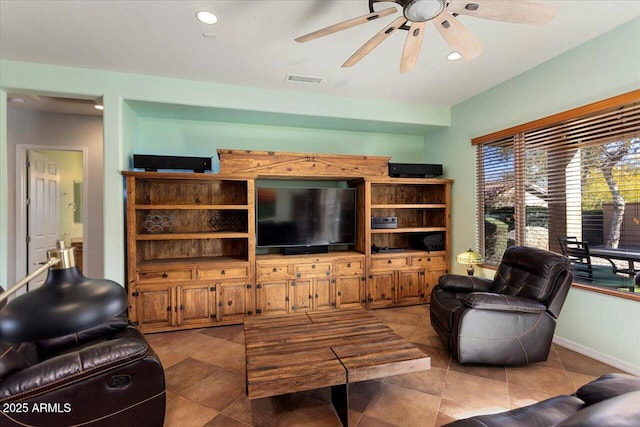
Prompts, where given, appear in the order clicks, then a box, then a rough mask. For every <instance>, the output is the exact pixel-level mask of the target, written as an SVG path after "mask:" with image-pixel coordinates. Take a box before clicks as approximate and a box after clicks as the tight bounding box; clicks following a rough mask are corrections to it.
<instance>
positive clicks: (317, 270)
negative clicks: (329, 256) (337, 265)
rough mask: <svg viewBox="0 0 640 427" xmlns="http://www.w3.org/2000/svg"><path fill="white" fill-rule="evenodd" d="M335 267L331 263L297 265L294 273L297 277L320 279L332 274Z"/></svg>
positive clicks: (294, 267)
mask: <svg viewBox="0 0 640 427" xmlns="http://www.w3.org/2000/svg"><path fill="white" fill-rule="evenodd" d="M332 267H333V265H332V263H330V262H313V263H309V264H296V265H294V266H293V272H294V273H295V275H296V277H318V276H328V275H330V274H331V271H332V269H333V268H332Z"/></svg>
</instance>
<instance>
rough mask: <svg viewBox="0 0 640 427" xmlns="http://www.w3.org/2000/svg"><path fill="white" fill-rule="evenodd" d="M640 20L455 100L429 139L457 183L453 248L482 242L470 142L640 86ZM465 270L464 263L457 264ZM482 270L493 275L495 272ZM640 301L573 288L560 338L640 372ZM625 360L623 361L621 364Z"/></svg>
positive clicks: (429, 149)
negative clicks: (443, 125)
mask: <svg viewBox="0 0 640 427" xmlns="http://www.w3.org/2000/svg"><path fill="white" fill-rule="evenodd" d="M639 36H640V19H635V20H633V21H630V22H629V23H627V24H625V25H623V26H621V27H618V28H616V29H614V30H613V31H611V32H609V33H607V34H605V35H603V36H600V37H598V38H596V39H593V40H591V41H589V42H587V43H585V44H584V45H581V46H579V47H577V48H575V49H573V50H571V51H569V52H567V53H565V54H563V55H561V56H558V57H556V58H554V59H552V60H550V61H548V62H546V63H544V64H542V65H540V66H538V67H536V68H534V69H532V70H529V71H527V72H525V73H523V74H521V75H519V76H517V77H515V78H513V79H511V80H509V81H507V82H505V83H502V84H501V85H499V86H496V87H494V88H493V89H491V90H488V91H486V92H484V93H482V94H480V95H478V96H476V97H474V98H471V99H469V100H467V101H465V102H463V103H461V104H459V105H456V106H455V107H454V108H453V109H452V112H451V121H452V126H451V127H450V128H447V129H444V130H441V131H435V132H431V133H429V134H428V135H427V137H426V138H425V158H427V159H430V160H435V161H437V162H438V163H440V162H441V163H443V165H444V168H445V170H446V171H447V173H448V176H449V177H450V178H453V179H454V182H455V183H454V185H453V192H452V193H453V194H452V199H453V214H452V224H453V233H452V235H453V236H452V237H453V239H452V240H453V253H454V254H455V253H458V252H462V251H464V250H465V249H467V248H468V247H476V246H477V243H476V206H475V183H476V177H475V170H476V168H475V149H474V148H473V147H472V146H471V143H470V140H471V138H473V137H478V136H482V135H485V134H488V133H491V132H494V131H498V130H502V129H506V128H509V127H511V126H515V125H518V124H521V123H526V122H529V121H532V120H535V119H539V118H542V117H546V116H549V115H551V114H555V113H559V112H562V111H566V110H568V109H571V108H575V107H579V106H582V105H585V104H589V103H592V102H595V101H599V100H602V99H605V98H609V97H612V96H615V95H619V94H622V93H626V92H630V91H632V90H636V89H638V88H639V87H640V44H639V43H630V40H638V37H639ZM453 267H454V269H455V270H456V271H457V272H462V271H463V267H462V266H453ZM480 274H484V275H489V276H492V275H493V272H492V271H487V272H483V273H480ZM638 325H640V302H637V301H631V300H628V299H621V298H615V297H607V296H604V295H602V294H598V293H594V292H589V291H584V290H579V289H572V290H571V291H570V293H569V297H568V300H567V302H566V304H565V306H564V308H563V311H562V314H561V316H560V319H559V322H558V327H557V330H556V336H557V337H558V338H559V339H560V341H564V342H565V344H569V345H573V346H574V347H575V348H576V349H580V350H584V349H585V348H586V349H587V350H588V351H590V352H592V353H593V354H594V355H604V356H605V358H606V357H610V358H612V361H615V362H620V361H621V362H622V364H623V365H625V364H628V365H629V366H626V365H625V366H626V367H627V368H628V369H629V370H635V372H636V373H638V374H640V345H639V344H638V343H640V328H639V327H637V326H638ZM618 365H620V363H618Z"/></svg>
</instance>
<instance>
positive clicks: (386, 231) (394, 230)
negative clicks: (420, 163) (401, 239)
mask: <svg viewBox="0 0 640 427" xmlns="http://www.w3.org/2000/svg"><path fill="white" fill-rule="evenodd" d="M430 231H447V227H398V228H373V229H371V234H389V233H427V232H430Z"/></svg>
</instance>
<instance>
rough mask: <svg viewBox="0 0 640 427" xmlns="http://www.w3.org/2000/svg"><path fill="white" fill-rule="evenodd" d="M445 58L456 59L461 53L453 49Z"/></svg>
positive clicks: (460, 57)
mask: <svg viewBox="0 0 640 427" xmlns="http://www.w3.org/2000/svg"><path fill="white" fill-rule="evenodd" d="M447 59H448V60H449V61H457V60H459V59H462V55H460V52H458V51H457V50H454V51H453V52H451V53H450V54H449V55H447Z"/></svg>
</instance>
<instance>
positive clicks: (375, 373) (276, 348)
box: [244, 309, 431, 426]
mask: <svg viewBox="0 0 640 427" xmlns="http://www.w3.org/2000/svg"><path fill="white" fill-rule="evenodd" d="M244 334H245V350H246V368H247V369H246V375H247V378H246V382H247V396H248V397H249V399H259V398H263V397H269V396H276V395H280V394H286V393H294V392H298V391H304V390H313V389H317V388H322V387H331V403H332V404H333V407H334V408H335V410H336V413H337V414H338V417H339V418H340V421H341V422H342V425H344V426H347V425H348V408H349V402H348V385H349V383H353V382H358V381H365V380H370V379H374V378H382V377H386V376H390V375H398V374H405V373H409V372H417V371H424V370H427V369H429V368H430V365H431V361H430V358H429V357H428V356H427V355H425V354H424V353H423V352H422V351H420V350H419V349H417V348H416V347H415V346H414V345H413V344H411V343H410V342H408V341H407V340H405V339H404V338H402V337H401V336H399V335H397V334H396V333H395V332H393V331H392V330H391V328H389V327H388V326H386V325H385V324H384V323H382V322H380V321H379V320H378V319H377V318H376V317H375V316H374V315H373V314H371V313H370V312H368V311H366V310H363V309H352V310H332V311H323V312H306V313H300V314H290V315H286V316H277V317H255V318H249V319H245V321H244Z"/></svg>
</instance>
